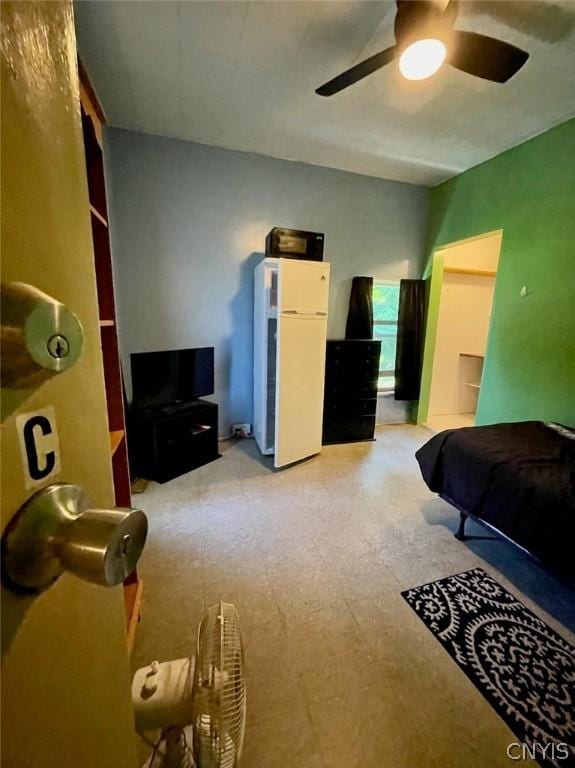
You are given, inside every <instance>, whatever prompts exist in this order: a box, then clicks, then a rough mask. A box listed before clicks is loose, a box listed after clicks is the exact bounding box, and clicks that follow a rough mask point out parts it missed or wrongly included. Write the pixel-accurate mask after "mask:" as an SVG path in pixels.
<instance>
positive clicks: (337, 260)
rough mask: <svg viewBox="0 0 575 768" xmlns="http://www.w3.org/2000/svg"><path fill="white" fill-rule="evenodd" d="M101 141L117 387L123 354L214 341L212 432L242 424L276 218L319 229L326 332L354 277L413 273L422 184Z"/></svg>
mask: <svg viewBox="0 0 575 768" xmlns="http://www.w3.org/2000/svg"><path fill="white" fill-rule="evenodd" d="M106 138H107V145H106V153H107V174H108V180H107V183H108V191H109V196H110V199H109V208H110V217H111V227H112V248H113V255H114V262H115V272H116V275H115V277H116V296H117V302H118V325H119V333H120V341H121V351H122V357H123V361H124V370H125V371H126V378H127V379H128V385H129V374H128V372H129V367H128V360H129V354H130V352H140V351H145V350H156V349H170V348H172V349H174V348H181V347H197V346H214V347H215V350H216V392H215V395H214V399H215V400H216V401H217V402H218V403H219V404H220V433H221V434H222V435H223V434H226V433H228V432H229V427H230V425H231V423H232V422H243V421H250V422H251V421H252V312H253V307H252V298H253V288H252V283H253V268H254V265H255V264H256V263H257V262H258V261H259V259H261V258H262V253H263V248H264V241H265V236H266V234H267V232H268V231H269V230H270V229H271V228H272V227H273V226H284V227H296V228H299V229H307V230H312V231H318V232H325V236H326V237H325V242H326V247H325V256H324V258H325V260H326V261H329V262H330V263H331V292H330V310H329V335H330V336H331V337H338V336H342V335H343V333H344V331H345V319H346V314H347V302H348V298H349V289H350V285H351V278H352V277H353V276H354V275H372V276H373V277H375V278H380V279H389V280H398V279H400V278H402V277H419V276H420V275H421V269H422V259H423V250H424V237H425V227H426V217H427V203H428V191H427V190H426V189H424V188H423V187H417V186H413V185H409V184H400V183H397V182H392V181H384V180H382V179H376V178H372V177H368V176H360V175H358V174H352V173H346V172H344V171H336V170H331V169H328V168H321V167H319V166H312V165H305V164H302V163H295V162H289V161H285V160H275V159H273V158H268V157H264V156H261V155H254V154H248V153H243V152H235V151H231V150H225V149H219V148H214V147H208V146H204V145H201V144H195V143H191V142H185V141H177V140H174V139H164V138H159V137H156V136H148V135H144V134H139V133H133V132H131V131H124V130H118V129H110V130H108V132H107V137H106ZM388 400H389V398H388ZM390 405H391V403H390ZM392 418H393V417H392Z"/></svg>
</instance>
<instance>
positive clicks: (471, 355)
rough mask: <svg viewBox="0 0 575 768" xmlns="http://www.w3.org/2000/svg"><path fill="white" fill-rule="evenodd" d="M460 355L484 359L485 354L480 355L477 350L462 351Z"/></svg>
mask: <svg viewBox="0 0 575 768" xmlns="http://www.w3.org/2000/svg"><path fill="white" fill-rule="evenodd" d="M459 356H460V357H476V358H477V359H478V360H483V359H484V358H485V355H478V354H476V353H475V352H460V353H459Z"/></svg>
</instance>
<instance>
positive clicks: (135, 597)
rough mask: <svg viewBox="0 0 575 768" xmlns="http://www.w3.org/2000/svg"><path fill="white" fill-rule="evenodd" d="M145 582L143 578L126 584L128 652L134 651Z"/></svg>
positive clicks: (125, 602)
mask: <svg viewBox="0 0 575 768" xmlns="http://www.w3.org/2000/svg"><path fill="white" fill-rule="evenodd" d="M143 588H144V582H143V581H142V579H138V581H135V582H132V583H130V584H125V585H124V605H125V607H126V641H127V644H128V653H131V652H132V648H133V647H134V640H135V638H136V628H137V626H138V621H139V620H140V613H141V606H142V590H143Z"/></svg>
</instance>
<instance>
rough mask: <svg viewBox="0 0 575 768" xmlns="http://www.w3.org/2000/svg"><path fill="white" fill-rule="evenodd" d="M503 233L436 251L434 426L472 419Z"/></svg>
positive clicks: (430, 410) (431, 409) (460, 424)
mask: <svg viewBox="0 0 575 768" xmlns="http://www.w3.org/2000/svg"><path fill="white" fill-rule="evenodd" d="M501 238H502V232H501V231H498V232H492V233H488V234H486V235H482V236H479V237H475V238H471V239H469V240H464V241H460V242H458V243H453V244H451V245H448V246H445V247H443V248H441V249H438V250H437V251H436V252H435V254H434V261H435V260H437V266H438V267H439V269H440V274H441V288H440V292H439V302H438V310H437V314H436V328H435V344H434V349H433V363H432V367H431V381H430V388H429V405H428V410H427V418H426V419H425V423H426V424H427V426H429V427H430V428H431V429H433V430H434V431H437V432H439V431H441V430H444V429H453V428H457V427H467V426H473V425H474V424H475V414H476V410H477V402H478V399H479V392H480V388H481V378H482V373H483V363H484V360H485V354H486V350H487V336H488V332H489V323H490V318H491V307H492V303H493V293H494V289H495V279H496V276H497V268H498V265H499V252H500V249H501ZM435 266H436V265H434V268H435ZM430 320H431V318H430ZM429 331H430V328H429V324H428V333H429Z"/></svg>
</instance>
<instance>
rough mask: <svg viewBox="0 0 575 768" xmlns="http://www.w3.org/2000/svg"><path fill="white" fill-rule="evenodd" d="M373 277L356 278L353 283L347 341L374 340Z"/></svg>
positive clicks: (346, 333)
mask: <svg viewBox="0 0 575 768" xmlns="http://www.w3.org/2000/svg"><path fill="white" fill-rule="evenodd" d="M372 292H373V277H354V278H353V280H352V281H351V293H350V295H349V309H348V312H347V323H346V326H345V338H346V339H371V338H373V296H372Z"/></svg>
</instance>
